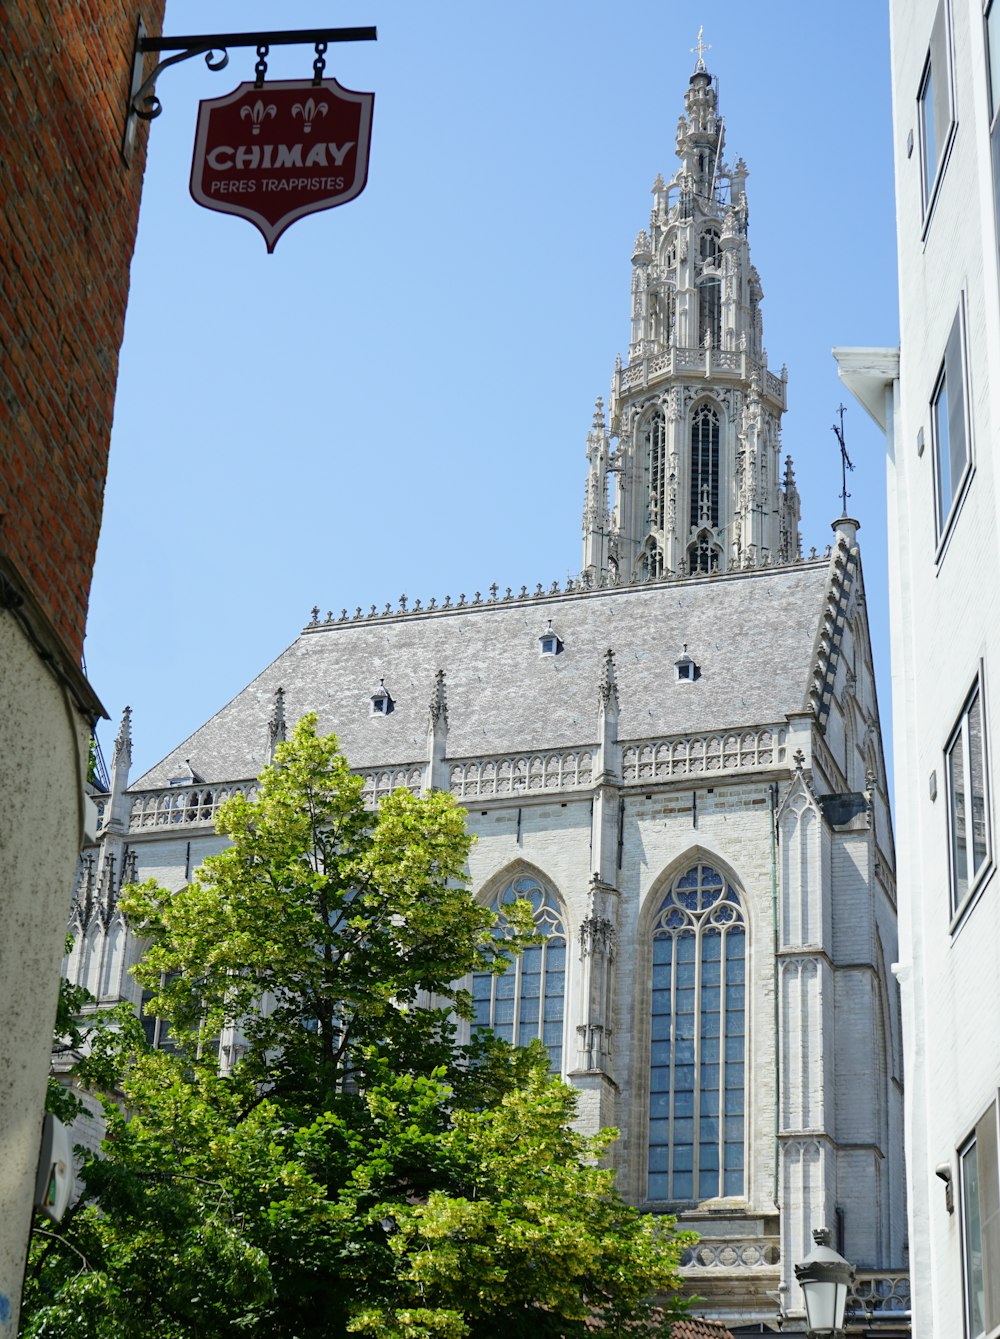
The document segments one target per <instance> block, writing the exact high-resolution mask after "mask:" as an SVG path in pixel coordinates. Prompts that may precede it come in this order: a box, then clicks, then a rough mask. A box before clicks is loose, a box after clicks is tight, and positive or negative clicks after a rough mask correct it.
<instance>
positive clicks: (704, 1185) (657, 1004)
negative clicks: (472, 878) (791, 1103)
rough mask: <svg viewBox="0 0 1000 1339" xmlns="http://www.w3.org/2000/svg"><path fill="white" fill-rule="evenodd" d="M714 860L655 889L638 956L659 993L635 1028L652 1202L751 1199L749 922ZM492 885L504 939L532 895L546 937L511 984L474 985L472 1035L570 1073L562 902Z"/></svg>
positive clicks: (540, 888) (517, 961)
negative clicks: (519, 904)
mask: <svg viewBox="0 0 1000 1339" xmlns="http://www.w3.org/2000/svg"><path fill="white" fill-rule="evenodd" d="M709 860H710V857H704V858H702V857H699V858H697V859H693V862H692V863H691V864H683V865H682V866H681V872H680V873H678V874H676V875H675V876H674V877H672V878H668V879H667V881H666V883H665V884H664V883H662V882H661V884H660V885H659V886H658V887H654V889H653V892H652V894H651V896H650V899H649V903H648V907H647V911H646V912H645V913H644V917H643V924H644V926H645V933H644V935H643V945H642V951H641V952H640V955H639V956H640V959H642V958H643V957H645V960H646V962H647V964H648V969H649V978H648V979H649V983H650V985H649V989H648V991H646V993H645V995H644V998H643V1000H642V1001H641V1002H640V1003H639V1005H638V1006H637V1008H638V1012H639V1014H640V1015H641V1016H640V1017H638V1018H637V1022H638V1025H639V1029H640V1035H642V1036H644V1037H648V1051H646V1052H645V1054H646V1057H647V1059H646V1062H645V1066H644V1077H643V1078H642V1079H641V1081H640V1082H641V1088H642V1090H643V1092H644V1094H645V1105H644V1109H643V1111H642V1112H641V1115H640V1128H641V1129H643V1130H644V1132H645V1133H644V1135H643V1141H644V1145H645V1150H646V1153H645V1168H646V1170H645V1185H644V1190H643V1198H644V1199H645V1200H646V1201H647V1202H649V1203H664V1204H683V1203H692V1202H695V1201H700V1200H706V1199H714V1198H718V1197H720V1196H729V1197H741V1196H742V1195H743V1194H744V1193H745V1167H746V1158H745V1145H746V1128H745V1119H746V1067H745V1059H746V1056H745V1046H746V963H747V914H746V907H745V902H744V899H743V897H742V895H741V894H740V892H739V891H738V890H737V889H736V887H735V886H734V884H733V882H732V881H731V880H730V879H729V878H728V877H727V876H726V875H725V874H723V873H721V872H720V871H719V870H718V869H717V868H716V867H715V866H714V865H713V864H710V863H709ZM494 886H496V889H497V890H496V891H495V892H494V893H493V894H492V895H491V896H489V897H488V901H487V905H488V906H489V907H490V908H491V909H492V910H493V911H494V912H495V913H496V914H497V917H498V920H497V925H496V928H495V930H494V933H495V934H496V935H498V936H500V937H502V936H503V935H504V934H505V932H506V922H505V920H504V914H503V912H504V907H505V906H508V905H509V904H510V903H512V902H513V901H514V900H515V899H519V898H523V899H526V900H527V901H529V902H530V904H531V907H532V911H533V913H534V920H535V926H536V928H537V931H538V934H539V935H540V937H541V938H540V942H539V943H538V944H535V945H532V946H531V947H529V948H528V949H526V950H525V951H524V952H523V953H522V955H521V956H520V957H519V958H512V960H511V965H510V967H509V969H508V971H507V972H506V973H504V974H503V975H502V976H494V975H492V974H490V973H488V972H482V973H476V974H475V975H474V976H473V978H472V983H471V985H472V997H473V1028H474V1029H492V1031H494V1032H495V1033H496V1034H497V1035H498V1036H500V1037H501V1038H503V1039H504V1040H505V1041H508V1042H511V1043H512V1044H514V1045H518V1046H525V1045H527V1044H528V1043H529V1042H531V1041H534V1040H538V1041H540V1042H541V1043H542V1044H543V1045H544V1046H545V1048H546V1049H547V1051H548V1054H549V1059H550V1063H551V1066H552V1069H553V1072H554V1073H557V1074H558V1073H561V1072H563V1071H564V1070H566V1069H567V1068H568V1066H567V1065H566V1064H565V1063H564V1059H563V1057H564V1047H565V1037H564V1033H565V1026H566V1005H565V1001H566V993H567V989H566V987H567V977H566V972H567V953H568V950H569V947H570V935H569V933H568V931H567V924H566V914H565V909H564V906H563V903H562V900H561V898H560V896H559V894H558V893H557V892H556V890H555V888H554V887H553V886H552V885H551V884H549V882H548V881H547V880H546V879H545V878H544V876H542V875H540V874H537V875H536V874H534V873H527V872H524V871H523V869H522V870H520V871H518V872H516V873H514V874H513V875H512V876H511V875H509V876H507V877H506V878H503V877H502V878H501V879H500V881H499V884H498V885H494ZM636 1087H637V1089H638V1088H639V1087H640V1084H637V1085H636Z"/></svg>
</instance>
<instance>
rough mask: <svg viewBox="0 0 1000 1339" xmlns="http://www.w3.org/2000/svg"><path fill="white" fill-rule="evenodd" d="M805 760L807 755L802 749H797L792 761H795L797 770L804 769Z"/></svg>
mask: <svg viewBox="0 0 1000 1339" xmlns="http://www.w3.org/2000/svg"><path fill="white" fill-rule="evenodd" d="M805 760H806V755H805V754H804V753H803V752H802V750H801V749H796V750H795V752H794V753H793V754H792V761H793V762H794V763H795V770H796V772H801V771H802V767H803V764H804V763H805Z"/></svg>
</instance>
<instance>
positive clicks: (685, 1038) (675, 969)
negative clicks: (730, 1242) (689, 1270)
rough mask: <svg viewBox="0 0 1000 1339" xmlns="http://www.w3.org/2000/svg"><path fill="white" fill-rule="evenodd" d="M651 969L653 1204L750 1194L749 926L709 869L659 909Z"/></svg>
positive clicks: (695, 873) (681, 882) (679, 885)
mask: <svg viewBox="0 0 1000 1339" xmlns="http://www.w3.org/2000/svg"><path fill="white" fill-rule="evenodd" d="M652 970H653V978H652V989H651V992H650V1024H651V1026H650V1071H649V1073H650V1080H649V1164H648V1166H649V1173H648V1182H647V1198H648V1199H650V1200H662V1201H680V1200H703V1199H711V1198H714V1197H716V1196H719V1195H742V1194H743V1168H744V1103H745V1092H746V1082H745V1076H744V1040H745V1036H746V1022H745V1020H746V1010H745V995H746V984H745V981H746V921H745V918H744V915H743V906H742V903H741V901H740V898H739V895H738V893H737V892H736V891H735V889H734V888H732V887H731V886H730V885H729V884H727V883H726V881H725V879H723V877H722V875H721V874H719V873H717V872H716V870H714V869H712V868H711V866H709V865H696V866H694V867H693V868H692V869H689V870H688V872H687V873H686V874H684V875H682V876H681V878H679V879H678V880H677V881H676V883H674V884H673V885H672V886H671V888H670V890H669V892H668V893H667V895H666V897H665V898H664V899H663V901H662V903H661V904H660V908H659V911H658V912H657V916H656V921H655V924H654V927H653V969H652Z"/></svg>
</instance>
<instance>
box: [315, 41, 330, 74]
mask: <svg viewBox="0 0 1000 1339" xmlns="http://www.w3.org/2000/svg"><path fill="white" fill-rule="evenodd" d="M326 47H327V44H326V42H317V43H316V59H315V60H314V61H313V83H314V84H320V83H322V81H323V72H324V71H325V70H326V61H325V60H324V59H323V57H324V56H325V55H326Z"/></svg>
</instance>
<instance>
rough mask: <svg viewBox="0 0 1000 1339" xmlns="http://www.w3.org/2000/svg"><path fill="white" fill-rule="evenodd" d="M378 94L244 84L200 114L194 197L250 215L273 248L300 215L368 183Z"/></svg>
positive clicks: (324, 86)
mask: <svg viewBox="0 0 1000 1339" xmlns="http://www.w3.org/2000/svg"><path fill="white" fill-rule="evenodd" d="M374 101H375V94H374V93H354V92H352V91H351V90H350V89H349V88H342V87H341V85H340V84H338V83H337V81H336V79H323V80H321V81H320V82H319V83H316V82H315V81H314V80H311V79H302V80H295V79H290V80H275V81H273V82H270V83H263V84H261V86H260V87H258V86H257V84H254V83H246V84H240V86H239V87H238V88H235V89H233V91H232V93H229V94H227V95H226V96H225V97H222V98H208V99H206V100H205V101H203V102H202V104H201V107H200V109H199V112H198V128H197V131H196V134H195V145H194V161H193V162H192V165H191V194H192V196H193V197H194V199H195V200H196V201H197V203H198V204H200V205H204V206H205V208H206V209H217V210H218V211H219V212H220V213H222V214H237V215H239V216H240V217H241V218H245V219H249V220H250V222H251V223H252V224H254V226H255V227H257V228H259V229H260V231H261V232H262V233H263V235H264V241H265V242H266V243H267V249H268V251H269V252H270V251H273V250H274V248H275V245H276V243H277V241H278V238H279V237H280V236H281V234H282V233H283V232H284V231H285V229H286V228H288V227H290V226H291V224H293V223H294V222H295V221H296V220H297V219H300V218H303V217H304V216H305V215H306V214H315V213H317V212H318V211H319V210H321V209H332V208H333V207H334V205H343V204H346V203H347V202H348V200H353V199H354V198H355V197H356V196H358V195H360V194H361V192H362V191H363V190H364V188H365V183H366V182H367V180H368V152H369V148H370V144H371V126H372V106H373V104H374Z"/></svg>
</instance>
